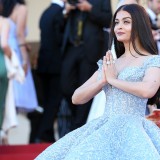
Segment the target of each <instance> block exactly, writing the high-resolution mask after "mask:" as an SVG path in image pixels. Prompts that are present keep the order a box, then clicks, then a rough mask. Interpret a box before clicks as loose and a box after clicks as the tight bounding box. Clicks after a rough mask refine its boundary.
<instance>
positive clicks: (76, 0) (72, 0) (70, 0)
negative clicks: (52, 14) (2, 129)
mask: <svg viewBox="0 0 160 160" xmlns="http://www.w3.org/2000/svg"><path fill="white" fill-rule="evenodd" d="M68 3H70V4H71V5H76V4H77V3H78V0H68Z"/></svg>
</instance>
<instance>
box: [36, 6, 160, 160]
mask: <svg viewBox="0 0 160 160" xmlns="http://www.w3.org/2000/svg"><path fill="white" fill-rule="evenodd" d="M113 39H114V43H115V51H116V54H117V59H116V60H114V59H113V57H112V54H111V52H110V51H108V52H107V53H106V55H105V56H104V57H103V60H99V61H98V65H99V69H98V71H96V72H95V73H94V74H93V76H92V77H91V78H90V79H89V80H87V81H86V82H85V83H84V84H83V85H82V86H80V87H79V88H78V89H76V90H75V92H74V94H73V96H72V102H73V103H74V104H83V103H86V102H87V101H89V100H90V99H91V98H93V97H94V96H95V95H96V94H97V93H99V92H100V91H101V90H102V89H103V90H104V91H105V96H106V106H105V111H104V114H103V115H102V116H101V117H99V118H97V119H94V120H92V121H90V122H89V123H87V124H86V125H84V126H82V127H80V128H78V129H76V130H74V131H72V132H70V133H68V134H67V135H66V136H64V137H63V138H61V139H60V140H58V141H57V142H56V143H54V144H52V145H51V146H49V147H48V148H47V149H46V150H44V151H43V152H42V153H41V154H40V155H38V156H37V157H36V158H35V159H36V160H158V159H160V129H159V128H158V127H157V125H156V124H155V123H153V122H152V121H150V120H147V119H146V118H145V110H146V104H147V100H148V98H151V97H153V96H154V95H155V94H156V92H157V90H158V89H159V87H160V56H159V55H157V51H156V47H155V43H154V40H153V36H152V32H151V27H150V22H149V17H148V15H147V13H146V11H145V9H144V8H143V7H141V6H139V5H137V4H127V5H123V6H121V7H119V8H118V9H117V11H116V12H115V14H114V17H113V21H112V26H111V38H110V46H111V43H112V41H113Z"/></svg>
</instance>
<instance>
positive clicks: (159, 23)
mask: <svg viewBox="0 0 160 160" xmlns="http://www.w3.org/2000/svg"><path fill="white" fill-rule="evenodd" d="M147 4H148V7H147V9H146V10H147V13H148V15H149V17H150V22H151V26H152V33H153V36H154V39H155V42H156V44H157V49H158V53H159V54H160V18H159V17H158V15H159V13H160V1H159V0H147Z"/></svg>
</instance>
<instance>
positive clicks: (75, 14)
mask: <svg viewBox="0 0 160 160" xmlns="http://www.w3.org/2000/svg"><path fill="white" fill-rule="evenodd" d="M68 2H69V3H67V4H66V5H68V6H70V7H68V8H66V15H67V23H66V28H65V33H64V41H63V46H62V51H63V55H62V69H61V71H62V74H61V88H62V93H63V97H64V99H65V100H66V101H67V103H68V104H69V106H70V109H71V111H72V126H71V130H74V129H76V128H78V127H81V126H82V125H84V124H85V123H86V119H87V116H88V112H89V110H90V106H91V103H92V100H91V101H89V102H88V103H86V104H84V105H77V106H75V105H73V104H72V102H71V96H72V94H73V92H74V90H75V89H76V88H77V87H79V86H80V85H82V84H83V83H84V82H85V81H86V80H87V79H88V78H89V77H90V76H91V75H92V74H93V73H94V71H95V70H96V69H97V64H96V62H97V61H98V59H99V58H100V57H102V55H103V50H104V31H103V27H106V28H108V27H109V26H110V22H111V18H112V11H111V4H110V0H92V1H91V0H88V1H87V0H82V1H72V0H69V1H68Z"/></svg>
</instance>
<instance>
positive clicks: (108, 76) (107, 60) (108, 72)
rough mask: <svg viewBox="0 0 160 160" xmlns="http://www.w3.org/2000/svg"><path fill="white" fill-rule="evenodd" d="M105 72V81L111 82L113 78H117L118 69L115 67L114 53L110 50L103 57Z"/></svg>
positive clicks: (103, 75) (103, 76) (103, 77)
mask: <svg viewBox="0 0 160 160" xmlns="http://www.w3.org/2000/svg"><path fill="white" fill-rule="evenodd" d="M102 69H103V74H102V79H103V81H104V82H103V83H105V84H107V83H111V81H112V80H113V79H116V78H117V74H118V73H117V70H116V67H115V60H114V59H113V56H112V53H111V51H110V50H109V51H108V52H107V53H106V55H105V56H104V57H103V68H102Z"/></svg>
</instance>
